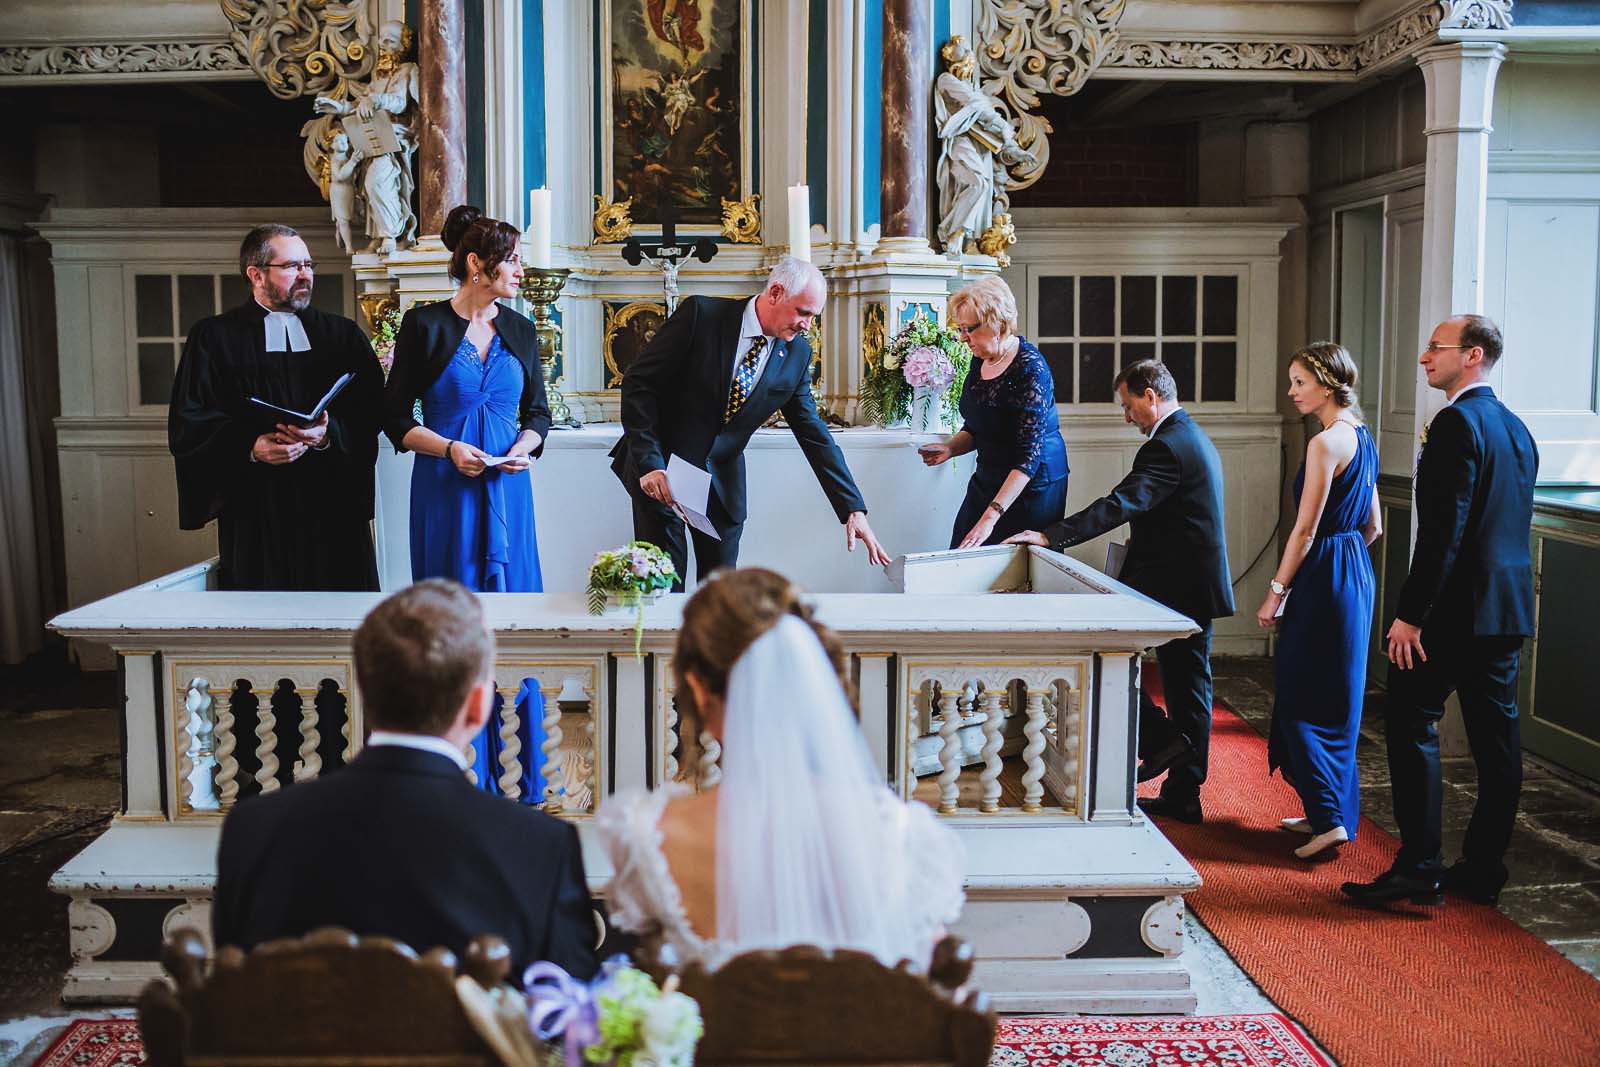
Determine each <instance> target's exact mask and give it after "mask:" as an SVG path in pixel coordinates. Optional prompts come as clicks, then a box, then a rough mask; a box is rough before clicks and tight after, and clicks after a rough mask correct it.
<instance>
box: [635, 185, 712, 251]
mask: <svg viewBox="0 0 1600 1067" xmlns="http://www.w3.org/2000/svg"><path fill="white" fill-rule="evenodd" d="M656 218H657V219H659V220H660V221H661V239H660V240H659V241H652V242H645V241H641V240H639V239H638V238H637V237H630V238H628V239H627V241H625V242H624V243H623V245H622V258H623V259H625V260H627V261H628V264H629V265H630V266H634V267H637V266H638V265H639V264H640V263H642V262H644V261H645V260H646V259H655V260H661V259H671V260H681V259H683V258H685V257H688V256H691V255H692V256H694V258H695V259H698V260H699V261H700V262H702V263H710V262H711V257H712V256H715V255H716V254H717V244H716V242H715V241H713V240H711V238H709V237H702V238H700V239H698V240H697V241H695V242H694V244H692V245H680V244H679V243H678V209H677V207H676V206H674V205H673V203H672V197H671V196H670V195H669V194H667V193H662V194H661V199H660V200H659V201H658V202H657V204H656Z"/></svg>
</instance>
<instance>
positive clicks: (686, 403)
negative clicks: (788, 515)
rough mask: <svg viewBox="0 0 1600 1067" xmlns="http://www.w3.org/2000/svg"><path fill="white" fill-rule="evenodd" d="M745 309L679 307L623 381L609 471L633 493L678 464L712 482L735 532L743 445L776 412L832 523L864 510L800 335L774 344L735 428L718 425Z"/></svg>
mask: <svg viewBox="0 0 1600 1067" xmlns="http://www.w3.org/2000/svg"><path fill="white" fill-rule="evenodd" d="M748 303H749V299H748V298H744V299H737V300H735V299H728V298H725V297H712V296H691V297H689V298H688V299H687V300H685V301H684V302H683V303H681V304H679V305H678V310H677V311H676V312H674V313H673V315H672V317H671V318H670V319H668V320H667V321H666V323H665V324H663V325H662V327H661V329H660V330H659V331H658V332H657V333H656V335H655V337H654V338H653V339H652V340H651V341H650V343H649V344H648V345H646V346H645V348H644V351H643V352H640V353H639V355H638V358H636V359H635V360H634V361H633V364H632V365H631V366H630V367H629V368H628V370H627V373H625V374H624V375H623V378H622V430H623V434H622V438H621V440H619V441H618V442H617V443H616V446H615V447H613V448H612V449H611V469H612V470H613V471H615V472H616V475H617V477H618V478H620V479H622V483H623V484H624V485H626V486H628V487H629V489H630V490H631V489H633V488H634V487H635V486H637V485H638V482H639V479H640V478H642V477H643V476H644V475H646V474H649V473H650V472H651V471H658V470H665V469H666V466H667V457H668V456H669V455H676V456H681V457H683V458H684V459H685V460H688V461H689V462H690V463H693V464H694V465H695V466H697V467H700V468H702V469H704V470H707V471H709V472H710V473H711V487H712V489H713V490H715V492H716V495H717V499H718V500H719V501H721V503H722V507H723V509H724V510H725V511H726V512H727V515H728V518H729V519H730V520H731V521H732V522H734V523H742V522H744V520H745V516H746V514H747V512H748V508H747V505H746V501H745V484H744V446H745V445H746V444H747V443H748V442H749V440H750V435H751V434H753V433H755V432H756V430H758V429H760V428H761V424H762V423H764V422H766V421H767V420H768V419H769V418H771V417H772V415H773V413H774V412H777V411H782V412H783V417H784V419H785V420H787V422H788V423H789V428H790V430H792V431H793V433H794V436H795V440H796V441H798V442H799V443H800V448H801V450H802V451H803V452H804V453H805V456H806V461H807V462H808V463H810V464H811V470H812V472H813V473H815V474H816V476H817V481H818V483H819V484H820V485H821V486H822V491H823V493H825V494H826V495H827V497H828V503H829V504H831V505H833V510H834V513H835V514H837V515H838V516H839V521H840V522H843V521H845V519H847V518H849V516H850V513H851V512H852V511H865V510H867V505H866V502H865V501H864V500H863V499H862V498H861V492H860V491H859V490H858V489H857V488H856V483H855V479H853V478H852V477H851V476H850V468H849V467H848V466H846V465H845V461H844V453H843V452H841V451H839V446H838V444H836V443H835V442H834V440H833V435H832V434H831V433H829V432H828V426H827V424H826V423H824V422H823V421H822V418H821V417H820V416H819V415H818V414H817V408H816V404H815V403H814V402H813V401H812V399H811V344H810V342H808V341H807V340H806V339H805V337H804V336H800V337H796V338H795V339H794V340H793V341H789V342H788V343H787V344H786V343H784V342H783V341H776V342H774V345H775V348H774V351H773V353H772V355H771V356H769V357H768V359H767V366H766V368H765V370H763V372H762V374H761V380H760V381H758V382H756V386H755V391H754V392H752V393H751V394H750V398H749V399H748V400H746V401H745V403H744V406H743V407H742V408H740V409H739V413H738V414H737V415H735V416H734V417H733V418H732V420H730V421H728V422H726V423H724V422H723V421H722V413H723V409H724V408H725V407H726V405H727V402H728V390H729V389H730V388H731V387H732V385H733V357H734V353H735V351H736V350H737V348H738V347H739V327H740V325H741V323H742V322H743V320H744V309H745V305H746V304H748ZM713 518H715V517H713Z"/></svg>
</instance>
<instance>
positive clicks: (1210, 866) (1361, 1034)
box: [1140, 671, 1600, 1067]
mask: <svg viewBox="0 0 1600 1067" xmlns="http://www.w3.org/2000/svg"><path fill="white" fill-rule="evenodd" d="M1150 673H1152V674H1153V673H1154V672H1153V671H1152V672H1150ZM1155 688H1156V687H1155V686H1152V690H1155ZM1157 700H1158V702H1159V700H1160V698H1159V696H1158V697H1157ZM1156 784H1157V783H1148V784H1147V785H1146V786H1144V787H1141V789H1140V792H1141V793H1150V792H1154V786H1155V785H1156ZM1385 788H1387V787H1385ZM1201 798H1202V800H1203V802H1204V806H1205V814H1206V821H1205V823H1204V824H1202V825H1200V826H1187V825H1185V824H1183V823H1179V822H1174V821H1173V820H1170V819H1163V820H1161V830H1162V832H1163V833H1165V834H1166V835H1167V837H1168V838H1169V839H1171V841H1172V843H1173V844H1174V845H1176V846H1177V847H1178V849H1179V851H1181V852H1182V853H1183V854H1184V856H1185V857H1186V858H1187V859H1188V860H1189V862H1190V863H1192V864H1194V865H1195V867H1196V868H1197V869H1198V870H1199V871H1200V876H1201V877H1202V878H1204V879H1205V885H1204V886H1203V887H1202V888H1201V889H1200V890H1199V891H1197V892H1195V893H1191V894H1189V895H1188V896H1187V897H1186V898H1185V899H1186V900H1188V902H1189V906H1190V907H1191V908H1192V909H1193V910H1194V913H1195V914H1196V915H1197V916H1198V917H1199V918H1200V920H1201V921H1202V922H1204V923H1205V925H1206V927H1207V928H1208V929H1209V930H1210V931H1211V932H1212V933H1213V934H1215V935H1216V937H1217V940H1218V941H1220V942H1222V945H1223V947H1224V948H1226V949H1227V950H1228V952H1229V953H1231V954H1232V956H1233V958H1234V959H1235V960H1236V961H1238V963H1239V965H1240V966H1241V967H1243V968H1244V969H1245V971H1246V972H1248V973H1249V975H1250V977H1251V978H1253V979H1255V981H1256V982H1257V983H1259V984H1260V986H1261V988H1262V989H1263V990H1264V991H1265V992H1266V994H1267V996H1269V997H1271V998H1272V1000H1273V1002H1274V1003H1276V1004H1277V1005H1278V1007H1280V1008H1282V1009H1283V1011H1284V1012H1285V1013H1287V1014H1288V1015H1289V1016H1290V1017H1291V1018H1293V1019H1295V1020H1296V1021H1298V1022H1299V1023H1300V1024H1301V1025H1302V1026H1303V1027H1304V1028H1305V1029H1306V1030H1307V1031H1308V1032H1310V1034H1311V1036H1312V1037H1313V1038H1314V1039H1316V1041H1317V1043H1318V1044H1320V1045H1321V1046H1322V1047H1323V1048H1325V1049H1327V1050H1328V1052H1329V1053H1330V1054H1331V1055H1332V1056H1334V1057H1335V1058H1336V1059H1337V1060H1338V1061H1339V1062H1340V1063H1341V1064H1342V1065H1343V1067H1390V1065H1399V1064H1404V1065H1410V1064H1450V1065H1453V1067H1454V1065H1460V1067H1467V1065H1477V1064H1482V1065H1485V1067H1488V1065H1502V1064H1505V1065H1510V1064H1528V1065H1533V1064H1541V1065H1544V1064H1548V1065H1552V1067H1553V1065H1558V1064H1559V1065H1563V1067H1565V1065H1572V1067H1577V1065H1580V1064H1587V1065H1593V1064H1600V982H1597V981H1596V980H1595V979H1593V978H1591V977H1590V976H1589V975H1588V974H1586V973H1585V972H1583V971H1582V970H1579V969H1578V968H1577V967H1576V966H1574V965H1573V964H1572V963H1570V962H1568V961H1567V960H1566V959H1564V958H1562V956H1561V955H1560V954H1559V953H1557V952H1556V951H1555V949H1553V948H1551V947H1550V946H1549V945H1546V944H1545V943H1544V942H1543V941H1540V940H1539V939H1538V938H1536V937H1534V936H1533V935H1532V934H1529V933H1527V932H1526V931H1524V930H1523V929H1522V928H1521V927H1520V926H1518V925H1517V924H1516V923H1514V922H1512V921H1511V920H1510V919H1507V918H1506V917H1505V916H1503V915H1501V914H1500V913H1499V912H1498V911H1495V910H1494V909H1492V908H1487V907H1483V906H1480V905H1475V904H1470V903H1467V902H1465V901H1463V900H1460V899H1458V898H1455V897H1450V898H1447V900H1446V902H1445V904H1444V906H1443V907H1438V908H1423V907H1416V906H1413V905H1411V904H1399V905H1394V906H1392V907H1391V908H1390V909H1389V910H1387V911H1372V910H1366V909H1363V908H1357V907H1354V906H1352V905H1349V904H1346V903H1345V898H1344V896H1343V894H1341V893H1340V892H1339V883H1341V882H1345V881H1370V880H1371V879H1373V878H1376V877H1377V876H1378V875H1380V874H1382V873H1383V872H1384V871H1386V870H1388V869H1389V866H1390V864H1391V863H1392V862H1393V860H1394V855H1395V851H1396V849H1397V848H1398V842H1397V841H1396V840H1395V839H1394V838H1393V837H1391V836H1390V835H1389V834H1387V833H1385V832H1384V831H1383V830H1382V829H1381V828H1379V827H1378V826H1376V825H1374V824H1373V823H1372V822H1371V821H1370V820H1368V819H1365V818H1363V819H1362V820H1361V828H1360V831H1359V833H1358V834H1357V835H1356V840H1355V841H1354V842H1352V843H1351V844H1349V845H1346V846H1345V847H1344V849H1343V851H1342V852H1341V853H1340V855H1339V858H1338V859H1337V860H1336V861H1334V862H1331V863H1321V864H1307V863H1305V862H1304V861H1302V860H1299V859H1296V858H1295V857H1294V856H1293V855H1292V854H1291V850H1292V849H1293V848H1294V846H1295V845H1297V844H1300V843H1302V842H1303V841H1304V840H1305V839H1304V838H1303V837H1298V836H1297V835H1294V834H1290V833H1288V832H1286V831H1284V830H1281V829H1279V828H1278V820H1279V819H1280V818H1282V817H1284V816H1286V815H1300V814H1301V809H1300V801H1299V798H1298V797H1297V796H1296V795H1295V792H1294V790H1293V789H1291V788H1290V787H1289V786H1288V785H1287V784H1285V783H1284V781H1283V779H1282V778H1281V777H1272V778H1268V777H1267V743H1266V741H1265V740H1263V739H1262V738H1261V736H1260V735H1258V734H1257V733H1256V732H1255V730H1253V729H1252V728H1251V727H1250V725H1249V724H1248V723H1246V722H1245V721H1244V720H1243V719H1241V718H1239V717H1238V716H1237V715H1235V714H1234V713H1233V712H1231V711H1229V710H1227V709H1226V708H1223V707H1220V706H1219V707H1218V708H1217V709H1216V719H1215V724H1214V726H1213V729H1212V735H1211V768H1210V774H1209V777H1208V778H1207V780H1206V784H1205V787H1204V788H1203V790H1202V792H1201ZM1445 838H1446V840H1445V852H1446V856H1447V858H1453V856H1452V853H1453V851H1454V850H1455V849H1456V848H1457V847H1458V845H1459V835H1458V834H1457V835H1452V834H1449V833H1447V834H1446V835H1445ZM1175 1062H1176V1061H1175Z"/></svg>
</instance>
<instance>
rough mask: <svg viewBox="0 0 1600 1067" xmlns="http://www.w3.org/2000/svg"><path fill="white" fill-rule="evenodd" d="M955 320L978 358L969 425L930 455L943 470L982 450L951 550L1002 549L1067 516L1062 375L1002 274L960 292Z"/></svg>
mask: <svg viewBox="0 0 1600 1067" xmlns="http://www.w3.org/2000/svg"><path fill="white" fill-rule="evenodd" d="M950 317H951V318H952V319H953V320H954V321H955V323H956V327H957V329H959V330H960V331H961V334H962V336H963V337H964V338H965V339H966V342H967V345H968V346H969V347H970V348H971V349H972V354H973V356H974V357H975V358H974V360H973V364H972V369H971V370H969V371H968V372H967V381H966V384H965V385H964V386H962V389H961V419H962V426H961V429H960V430H958V431H956V433H955V435H954V436H952V437H951V438H950V439H949V440H948V441H945V442H944V443H943V444H937V445H924V446H923V447H922V449H921V452H922V461H923V462H924V463H926V464H927V465H928V466H930V467H935V466H938V465H939V464H941V463H944V462H946V461H947V460H950V459H952V458H954V457H956V456H960V455H965V454H966V453H968V452H972V451H974V450H976V451H977V453H978V466H977V469H976V470H974V471H973V472H972V478H971V479H970V480H969V481H968V482H967V495H966V499H964V500H963V501H962V502H961V510H960V511H959V512H957V513H956V521H955V526H954V528H953V529H952V530H951V531H950V547H951V548H971V547H973V546H975V545H993V544H998V543H999V542H1001V541H1004V540H1005V539H1006V538H1007V537H1010V536H1011V535H1012V534H1014V533H1021V532H1022V531H1023V530H1039V529H1043V528H1044V526H1046V525H1048V524H1050V523H1052V522H1055V521H1056V520H1058V519H1060V518H1061V516H1063V515H1065V514H1066V510H1067V445H1066V442H1065V441H1063V440H1062V439H1061V422H1060V420H1059V419H1058V418H1057V417H1056V387H1055V380H1054V378H1052V377H1051V374H1050V365H1049V364H1048V363H1046V362H1045V359H1044V356H1043V355H1042V354H1040V352H1039V349H1038V348H1036V347H1034V345H1033V344H1031V343H1030V342H1029V341H1028V340H1027V339H1026V338H1024V337H1021V336H1019V335H1018V334H1017V299H1016V297H1015V296H1013V295H1012V293H1011V287H1010V286H1008V285H1007V284H1006V283H1005V282H1003V281H1001V280H1000V279H999V278H997V277H994V276H990V277H987V278H982V279H979V280H978V281H975V282H973V283H972V284H971V285H968V286H966V287H964V288H962V289H960V290H958V291H957V292H956V293H955V294H954V295H952V296H951V297H950Z"/></svg>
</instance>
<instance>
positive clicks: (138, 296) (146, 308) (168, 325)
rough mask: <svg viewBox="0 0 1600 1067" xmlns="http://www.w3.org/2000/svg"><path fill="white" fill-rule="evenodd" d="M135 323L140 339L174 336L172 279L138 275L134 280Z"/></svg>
mask: <svg viewBox="0 0 1600 1067" xmlns="http://www.w3.org/2000/svg"><path fill="white" fill-rule="evenodd" d="M133 308H134V313H133V321H134V325H135V327H136V328H137V329H138V332H139V336H140V337H171V336H172V277H171V276H170V275H167V274H136V275H134V278H133Z"/></svg>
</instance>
